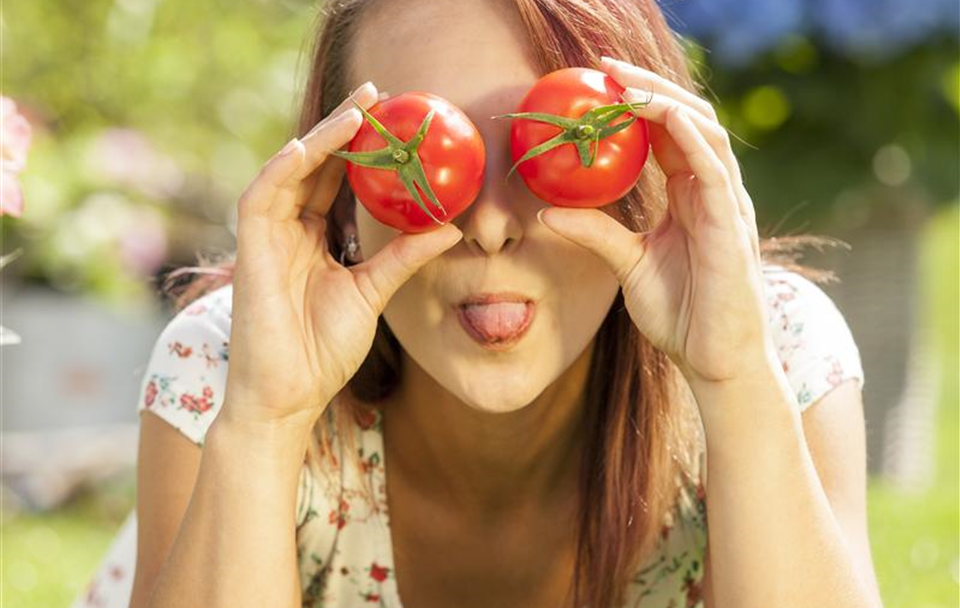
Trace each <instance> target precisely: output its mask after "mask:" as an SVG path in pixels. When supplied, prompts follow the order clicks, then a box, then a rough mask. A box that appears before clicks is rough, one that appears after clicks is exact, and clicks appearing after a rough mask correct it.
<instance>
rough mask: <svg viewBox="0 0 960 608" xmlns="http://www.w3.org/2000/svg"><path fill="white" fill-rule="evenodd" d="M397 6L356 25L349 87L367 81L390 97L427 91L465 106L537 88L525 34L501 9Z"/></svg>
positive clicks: (432, 1) (473, 1)
mask: <svg viewBox="0 0 960 608" xmlns="http://www.w3.org/2000/svg"><path fill="white" fill-rule="evenodd" d="M375 6H376V5H375ZM396 6H397V3H393V2H387V3H385V4H384V5H380V6H379V7H377V8H378V10H375V11H374V12H373V13H372V14H371V15H369V16H366V15H365V16H364V17H362V18H361V22H360V24H359V26H360V27H359V28H358V31H357V39H356V40H355V41H354V46H353V48H354V49H356V51H355V53H354V56H353V57H351V58H350V63H351V65H350V69H349V70H348V73H349V74H350V78H351V82H350V83H348V85H349V86H351V87H356V86H359V85H360V84H362V83H363V82H365V81H367V80H372V81H373V83H374V84H375V85H376V86H377V88H378V89H380V90H381V91H387V92H388V93H390V94H392V95H395V94H399V93H403V92H406V91H427V92H430V93H434V94H436V95H440V96H441V97H444V98H446V99H448V100H449V101H451V102H453V103H456V104H460V103H462V104H465V105H469V104H471V103H474V102H476V101H477V100H479V99H481V98H489V97H490V96H492V95H497V91H501V92H502V93H501V94H506V91H509V90H511V89H513V88H514V87H515V86H522V85H526V86H529V85H530V84H532V83H533V82H534V81H536V78H537V74H536V71H535V67H534V65H533V62H532V58H531V56H530V52H529V49H528V47H527V45H528V42H527V40H526V33H525V31H524V30H523V28H522V26H521V24H520V23H519V18H518V16H515V15H510V14H509V11H505V10H504V7H505V5H504V3H502V2H489V1H484V0H457V1H456V2H453V1H450V0H439V1H437V0H412V1H411V0H404V3H403V6H404V10H403V11H399V10H397V9H396ZM353 81H356V82H353ZM464 109H466V108H464Z"/></svg>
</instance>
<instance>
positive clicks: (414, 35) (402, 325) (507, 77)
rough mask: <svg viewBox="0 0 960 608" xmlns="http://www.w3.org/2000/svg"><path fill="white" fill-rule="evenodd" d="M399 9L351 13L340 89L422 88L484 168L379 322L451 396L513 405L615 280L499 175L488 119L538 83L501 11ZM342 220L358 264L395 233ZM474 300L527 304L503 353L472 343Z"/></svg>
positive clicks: (547, 374)
mask: <svg viewBox="0 0 960 608" xmlns="http://www.w3.org/2000/svg"><path fill="white" fill-rule="evenodd" d="M399 4H401V3H393V2H387V3H380V5H379V6H376V7H375V8H374V9H373V10H371V11H368V12H367V14H365V15H364V16H363V17H362V20H361V23H360V27H359V29H358V38H357V39H356V41H355V43H356V46H355V47H354V48H355V49H356V50H355V52H354V56H353V57H352V58H351V64H350V66H348V67H349V69H348V73H349V74H350V75H351V82H348V83H347V84H348V86H350V87H351V88H350V90H353V88H356V87H357V86H359V85H360V84H362V83H363V82H365V81H367V80H371V81H373V83H374V84H375V85H376V86H377V88H378V89H379V90H380V91H385V92H387V93H389V94H390V95H397V94H400V93H403V92H406V91H426V92H430V93H434V94H436V95H439V96H441V97H443V98H445V99H447V100H448V101H450V102H452V103H453V104H455V105H457V106H458V107H459V108H461V109H462V110H463V111H464V112H466V114H467V115H468V116H469V117H470V119H471V120H472V121H473V122H474V124H475V125H476V126H477V128H478V129H479V130H480V133H481V135H482V137H483V140H484V145H485V147H486V173H485V177H484V183H483V188H482V190H481V191H480V194H479V196H478V197H477V199H476V200H475V201H474V203H473V205H471V206H470V207H469V208H468V209H467V210H466V211H465V212H464V213H463V214H461V215H460V216H458V217H457V218H456V219H455V220H454V221H453V223H454V224H455V225H456V226H457V227H458V228H460V230H461V231H462V232H463V239H462V240H461V241H460V242H458V243H457V244H456V245H455V246H454V247H452V248H451V249H449V250H447V251H446V252H445V253H444V254H443V255H441V256H439V257H437V258H435V259H433V260H431V261H430V262H429V263H428V264H427V265H426V266H425V267H423V268H422V269H421V270H420V271H419V272H418V273H417V274H416V275H414V276H413V277H412V278H411V279H410V280H409V281H408V282H407V283H405V284H404V285H403V286H402V287H401V288H400V290H399V291H398V292H397V293H396V294H395V295H394V297H393V298H392V299H391V300H390V302H389V304H388V305H387V308H386V310H385V311H384V313H383V314H384V319H385V321H386V322H387V324H388V325H389V326H390V329H391V330H392V331H393V333H394V334H395V335H396V336H397V339H398V340H399V341H400V343H401V345H402V346H403V349H404V350H405V352H406V355H407V356H409V357H411V358H413V360H414V361H415V362H416V363H417V364H418V365H419V366H420V367H421V368H423V369H424V370H425V371H426V372H427V373H428V374H429V375H430V376H431V377H432V378H434V379H435V380H436V382H437V383H438V384H439V385H440V386H442V387H444V388H445V389H446V390H447V391H449V392H450V393H452V394H453V395H454V396H455V397H457V398H458V399H459V400H460V401H462V402H463V403H465V404H466V405H468V406H469V407H473V408H476V409H478V410H482V411H488V412H508V411H513V410H517V409H520V408H522V407H524V406H526V405H528V404H529V403H531V402H532V401H533V400H534V399H535V398H536V397H537V396H538V395H539V394H540V393H541V392H542V391H543V390H544V389H545V388H546V387H547V386H549V385H550V384H551V383H553V382H554V381H555V380H556V379H557V378H558V377H559V376H560V375H561V374H562V373H563V372H564V371H565V370H566V369H567V368H569V367H570V365H571V364H572V363H573V362H574V361H575V360H576V359H577V357H578V356H579V355H581V354H582V353H583V352H584V349H585V348H587V347H588V346H590V347H592V341H593V338H594V336H595V335H596V333H597V330H598V329H599V327H600V324H601V323H602V321H603V319H604V317H605V316H606V314H607V311H608V310H609V309H610V306H611V304H612V302H613V300H614V298H615V297H616V295H617V291H618V289H619V285H618V283H617V280H616V278H615V277H614V275H613V273H612V272H611V271H610V270H609V269H608V268H607V267H606V266H605V264H604V263H603V262H602V261H601V260H600V259H599V258H598V257H596V256H594V255H593V254H592V253H590V252H588V251H587V250H586V249H583V248H581V247H580V246H578V245H576V244H574V243H571V242H569V241H566V240H565V239H563V238H562V237H560V236H559V235H557V234H555V233H553V232H551V231H550V230H549V229H548V228H546V227H545V226H543V225H541V224H540V223H539V222H538V221H537V217H536V214H537V211H539V210H540V209H541V208H542V207H544V206H546V203H544V202H542V201H540V200H539V199H537V198H536V197H535V196H534V195H533V194H531V193H530V191H529V190H527V188H526V186H525V185H524V184H523V181H522V180H521V179H520V178H519V176H518V175H514V176H512V177H511V178H510V180H509V181H505V179H504V177H505V176H506V174H507V171H508V170H509V169H510V166H511V164H512V163H511V160H510V147H509V142H510V125H509V121H508V120H492V119H491V118H490V117H491V116H494V115H498V114H505V113H507V112H513V111H515V109H516V107H517V105H518V104H519V102H520V100H521V99H522V97H523V95H524V93H525V92H526V91H527V90H528V89H529V88H530V86H532V85H533V83H534V82H535V81H536V80H537V78H538V74H537V71H536V69H535V67H534V65H533V62H532V60H531V58H530V56H529V53H528V51H527V49H526V47H525V44H526V41H525V33H524V32H523V30H522V29H521V28H522V26H521V23H520V21H519V15H518V14H516V11H515V9H513V8H512V6H510V4H511V3H507V2H503V3H492V2H485V1H482V0H457V1H455V2H454V1H440V2H438V1H436V0H416V1H411V0H405V1H404V2H403V3H402V10H401V9H400V6H399ZM608 211H609V212H611V213H615V212H614V211H613V209H612V208H611V209H608ZM356 217H357V231H358V236H359V239H360V243H361V244H362V247H363V254H364V257H366V258H369V257H371V256H373V255H374V254H375V253H376V252H377V251H379V250H380V249H381V248H382V247H383V246H384V245H386V243H388V242H389V241H390V240H391V239H393V238H394V237H395V236H396V235H398V234H400V233H399V231H397V230H395V229H393V228H391V227H389V226H385V225H383V224H381V223H379V222H378V221H377V220H375V219H373V217H372V216H371V215H370V214H369V213H368V212H367V211H366V209H365V208H364V207H363V205H361V204H359V202H358V203H357V214H356ZM481 292H494V293H496V292H519V293H521V294H525V295H526V296H528V297H529V298H531V299H532V300H533V301H534V302H535V308H536V312H535V314H534V318H533V322H532V324H531V325H530V326H529V328H528V330H527V331H526V333H525V335H524V336H523V337H522V338H521V339H520V340H519V341H518V342H516V343H515V344H513V346H512V347H510V348H507V349H500V350H493V349H490V348H487V347H484V346H482V345H481V344H480V343H479V342H477V341H475V340H474V339H473V338H471V336H470V335H469V334H468V332H467V331H466V330H465V329H464V327H463V326H462V325H461V323H460V321H459V320H458V316H459V315H458V313H457V304H458V303H459V302H460V301H462V300H463V299H464V298H466V297H468V296H470V295H472V294H478V293H481Z"/></svg>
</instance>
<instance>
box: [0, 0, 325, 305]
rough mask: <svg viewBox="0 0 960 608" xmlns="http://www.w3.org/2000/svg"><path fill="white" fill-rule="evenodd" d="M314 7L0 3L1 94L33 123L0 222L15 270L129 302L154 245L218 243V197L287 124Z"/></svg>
mask: <svg viewBox="0 0 960 608" xmlns="http://www.w3.org/2000/svg"><path fill="white" fill-rule="evenodd" d="M314 16H315V9H314V8H313V7H312V6H311V4H310V3H308V2H294V1H287V2H267V1H262V2H247V3H241V4H237V3H229V2H221V1H207V2H187V1H184V0H118V1H116V2H114V1H107V0H91V1H89V2H84V3H79V4H74V5H73V6H72V7H71V9H70V10H62V7H60V6H58V5H56V4H55V3H52V2H50V1H49V0H43V1H37V2H14V3H7V4H6V5H5V6H4V13H3V22H2V27H3V33H4V55H3V56H4V71H3V82H2V87H3V90H4V92H5V93H7V94H8V95H10V96H12V97H14V98H15V99H16V100H17V101H18V102H19V103H20V104H21V110H22V111H23V112H24V114H26V115H27V117H28V118H29V119H30V120H31V122H32V123H33V125H34V131H35V138H34V146H33V149H32V150H31V154H30V157H29V159H28V163H27V169H26V170H25V172H24V173H23V174H22V183H23V188H24V192H25V199H26V204H25V212H24V215H23V217H22V218H20V219H18V220H12V221H8V219H9V218H4V221H3V222H0V230H2V231H3V232H2V236H3V238H4V240H5V242H6V244H5V245H4V248H5V249H10V248H12V246H17V245H19V244H24V245H25V247H24V248H25V250H26V255H25V256H24V259H23V260H21V262H20V263H19V264H18V266H19V268H17V269H16V272H19V273H21V274H22V275H24V278H25V279H26V280H33V281H39V282H44V283H50V284H52V285H54V286H55V287H57V288H59V289H62V290H68V291H82V292H90V293H93V294H95V295H97V296H101V297H103V298H105V299H107V300H111V301H114V302H117V303H118V304H122V305H127V306H129V305H130V304H131V299H134V300H135V299H137V298H148V297H150V295H151V294H150V287H149V285H147V283H146V282H145V280H144V279H145V278H147V277H149V276H150V275H152V274H153V272H154V271H156V270H157V268H156V264H153V262H154V261H155V260H156V258H157V257H158V256H157V255H156V253H157V252H160V253H162V255H161V256H159V257H160V258H166V261H167V262H169V263H172V264H182V263H190V262H193V261H194V254H195V252H196V251H197V250H202V249H207V248H210V249H217V248H230V247H231V246H232V240H231V237H230V234H229V232H228V231H227V229H226V225H227V223H228V220H229V217H228V211H229V209H230V201H233V200H236V197H237V196H238V194H239V193H240V192H241V191H242V189H243V187H245V185H246V183H247V182H249V180H250V179H251V178H252V176H253V175H254V174H255V173H256V171H257V170H258V169H259V167H260V164H261V163H262V162H263V160H264V159H265V158H266V157H267V156H269V154H270V150H272V149H273V148H276V147H278V146H279V145H282V144H283V143H284V142H285V141H286V140H287V139H289V137H290V135H289V134H290V133H291V132H292V130H293V117H294V113H295V109H296V101H297V97H298V95H297V94H296V92H295V89H296V87H297V86H298V85H297V83H298V74H301V73H302V70H301V71H298V68H297V62H298V59H299V54H300V49H301V44H302V42H303V41H304V39H305V35H306V32H307V30H308V29H309V27H310V26H311V24H312V23H313V20H314ZM142 209H148V210H149V211H147V212H143V211H142ZM156 224H160V226H161V228H162V231H161V235H162V237H163V238H162V239H161V238H157V236H156V234H155V232H156V230H155V225H156ZM124 234H133V235H137V234H141V235H146V237H147V238H137V237H136V236H133V237H130V236H128V237H127V239H126V240H127V243H125V244H124V243H122V242H121V241H123V236H124ZM151 243H152V245H151ZM124 247H126V249H127V250H129V249H133V250H134V251H133V252H132V253H131V252H127V255H124V253H125V251H126V250H124ZM147 247H152V249H150V250H145V249H147ZM126 258H133V260H132V263H124V260H125V259H126ZM160 261H163V260H162V259H161V260H160ZM151 265H152V266H153V268H148V267H149V266H151ZM11 270H12V269H11Z"/></svg>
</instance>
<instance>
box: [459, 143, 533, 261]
mask: <svg viewBox="0 0 960 608" xmlns="http://www.w3.org/2000/svg"><path fill="white" fill-rule="evenodd" d="M498 135H499V134H498ZM485 139H486V141H487V142H488V145H487V150H486V155H487V158H486V167H485V169H484V177H483V187H482V188H481V189H480V193H479V194H478V195H477V198H476V200H474V201H473V204H471V205H470V207H469V208H468V209H467V210H466V211H465V212H463V213H462V214H461V215H460V216H459V217H458V218H457V219H456V220H454V224H456V225H457V227H458V228H459V229H460V231H461V232H463V242H464V243H465V244H466V245H467V247H468V248H469V249H470V250H471V251H472V252H473V253H476V254H485V255H495V254H497V253H501V252H506V251H509V250H511V249H514V248H516V247H517V246H518V245H519V243H520V241H521V240H522V239H523V222H522V221H521V220H522V217H523V215H522V214H523V212H524V211H523V206H524V201H523V200H522V198H523V190H524V187H523V184H522V181H521V180H520V178H519V176H517V175H514V176H513V177H511V178H510V180H509V181H507V180H506V175H507V171H509V169H510V164H509V161H510V159H509V156H508V153H509V151H505V152H500V151H499V150H497V149H496V147H495V146H491V145H490V142H493V141H499V138H495V137H485ZM504 147H505V146H504Z"/></svg>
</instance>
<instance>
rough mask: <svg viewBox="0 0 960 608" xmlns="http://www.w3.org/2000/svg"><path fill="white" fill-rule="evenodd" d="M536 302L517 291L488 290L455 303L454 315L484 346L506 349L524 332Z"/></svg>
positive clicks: (468, 332)
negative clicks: (487, 292)
mask: <svg viewBox="0 0 960 608" xmlns="http://www.w3.org/2000/svg"><path fill="white" fill-rule="evenodd" d="M536 307H537V306H536V302H534V301H533V300H530V299H525V298H524V297H523V296H518V295H516V294H488V295H484V296H478V297H474V298H470V299H468V300H467V301H465V302H463V303H461V304H460V305H458V306H457V307H456V308H457V318H458V319H459V320H460V325H461V326H463V328H464V330H465V331H466V332H467V335H469V336H470V337H471V338H473V339H474V341H476V342H477V343H478V344H480V345H481V346H483V347H484V348H487V349H490V350H496V351H501V350H506V349H508V348H510V347H512V346H514V345H515V344H516V343H517V342H519V341H520V339H521V338H523V336H524V335H525V334H526V333H527V330H528V329H529V327H530V325H531V324H532V323H533V318H534V315H535V314H536Z"/></svg>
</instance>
